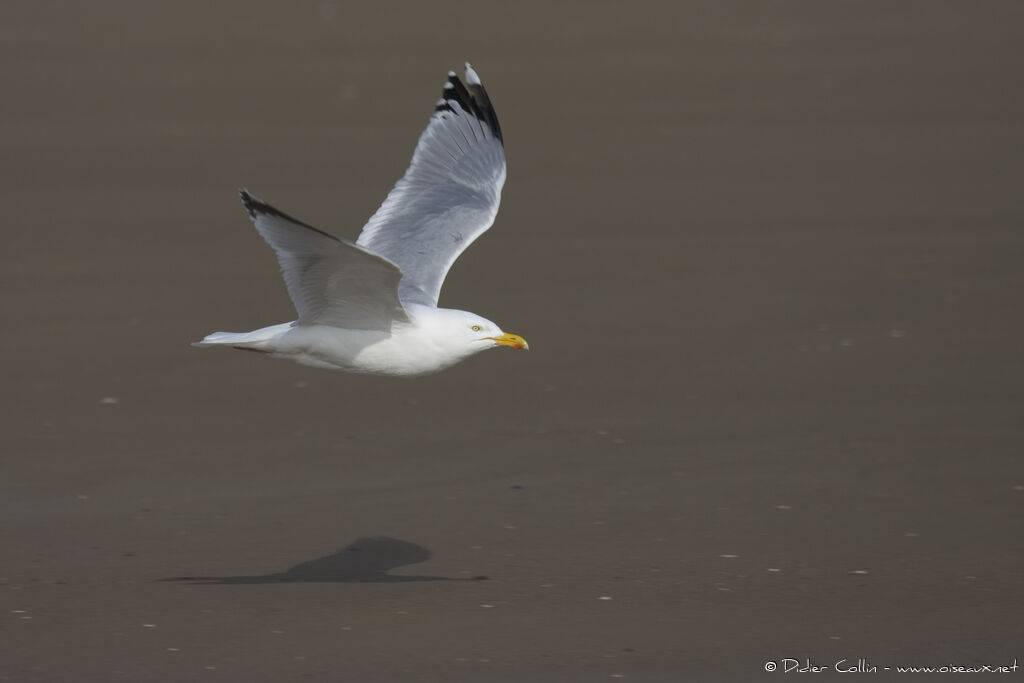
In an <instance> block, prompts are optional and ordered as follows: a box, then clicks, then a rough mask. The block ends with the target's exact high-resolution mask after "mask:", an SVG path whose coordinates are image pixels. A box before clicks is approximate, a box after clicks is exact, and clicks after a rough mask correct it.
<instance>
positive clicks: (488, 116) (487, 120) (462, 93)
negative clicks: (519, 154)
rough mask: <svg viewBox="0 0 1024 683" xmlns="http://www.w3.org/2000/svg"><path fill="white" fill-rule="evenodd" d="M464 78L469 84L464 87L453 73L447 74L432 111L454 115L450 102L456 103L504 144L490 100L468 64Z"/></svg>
mask: <svg viewBox="0 0 1024 683" xmlns="http://www.w3.org/2000/svg"><path fill="white" fill-rule="evenodd" d="M466 67H467V72H466V78H467V80H468V81H469V84H468V85H466V84H465V83H463V82H462V79H460V78H459V77H458V75H457V74H456V73H455V72H454V71H449V72H448V82H447V83H445V84H444V90H443V91H442V94H441V99H440V100H438V102H437V105H436V107H435V108H434V111H450V112H452V113H455V109H454V108H453V107H452V104H451V103H452V102H456V103H457V104H458V105H459V107H461V108H462V109H463V110H464V111H466V112H469V113H470V114H472V115H473V116H475V117H476V118H477V119H478V120H479V121H481V122H482V123H484V124H486V125H487V127H488V128H490V130H491V134H492V135H494V137H496V138H498V140H500V141H501V142H504V141H505V140H504V138H503V137H502V135H501V125H500V124H499V123H498V115H497V114H496V113H495V111H494V106H493V105H492V104H491V98H490V97H488V96H487V91H486V90H485V89H484V86H483V84H482V83H481V82H480V79H479V78H478V77H477V76H476V72H475V71H473V70H472V67H470V66H469V64H467V65H466Z"/></svg>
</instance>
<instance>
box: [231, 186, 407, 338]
mask: <svg viewBox="0 0 1024 683" xmlns="http://www.w3.org/2000/svg"><path fill="white" fill-rule="evenodd" d="M240 194H241V197H242V203H243V204H244V205H245V209H246V211H248V212H249V217H250V218H252V222H253V223H254V224H255V225H256V230H257V231H258V232H259V233H260V235H261V236H262V237H263V239H265V240H266V241H267V243H268V244H269V245H270V246H271V247H273V248H274V251H275V252H276V253H277V261H278V263H280V264H281V272H282V274H283V275H284V282H285V285H287V287H288V296H290V297H291V299H292V303H294V304H295V309H296V310H297V311H298V313H299V320H298V324H299V325H330V326H332V327H340V328H343V329H351V330H381V331H385V332H387V331H390V330H391V324H392V322H395V321H401V322H408V321H409V316H408V315H407V314H406V312H405V309H404V308H403V307H402V304H401V302H400V301H399V299H398V281H399V280H400V279H401V277H402V271H401V270H399V268H398V266H396V265H395V264H394V263H391V262H390V261H388V260H387V259H385V258H382V257H380V256H377V255H376V254H371V253H370V252H368V251H366V250H365V249H362V248H360V247H357V246H356V245H354V244H352V243H351V242H345V241H343V240H340V239H338V238H337V237H334V236H333V235H329V234H327V233H326V232H323V231H321V230H317V229H316V228H314V227H312V226H310V225H306V224H305V223H303V222H301V221H298V220H295V219H294V218H292V217H291V216H288V215H287V214H285V213H282V212H281V211H278V210H277V209H275V208H274V207H272V206H270V205H269V204H266V203H264V202H262V201H260V200H259V199H257V198H256V197H253V196H252V195H251V194H249V193H248V192H246V191H245V190H242V191H241V192H240Z"/></svg>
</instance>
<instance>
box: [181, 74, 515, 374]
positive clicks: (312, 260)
mask: <svg viewBox="0 0 1024 683" xmlns="http://www.w3.org/2000/svg"><path fill="white" fill-rule="evenodd" d="M504 184H505V148H504V145H503V142H502V136H501V127H500V126H499V125H498V117H497V115H496V114H495V113H494V108H493V107H492V106H491V100H490V98H489V97H488V96H487V91H486V90H484V86H483V84H482V83H481V82H480V77H479V76H478V75H477V73H476V71H474V70H473V67H472V66H470V65H469V63H467V64H466V74H465V83H463V81H462V80H461V79H459V77H458V76H457V75H456V74H455V72H454V71H449V72H448V80H447V82H446V83H445V84H444V91H443V96H442V97H441V99H440V100H438V102H437V104H436V106H435V109H434V113H433V115H432V116H431V117H430V122H429V123H428V124H427V127H426V129H425V130H424V131H423V133H422V135H420V139H419V142H418V143H417V145H416V150H415V152H414V153H413V156H412V162H411V163H410V164H409V168H408V169H407V170H406V172H405V175H404V176H403V177H402V178H401V180H399V181H398V183H396V184H395V187H394V188H393V189H392V190H391V192H390V193H389V194H388V196H387V198H386V199H385V200H384V203H383V204H381V206H380V208H379V209H377V212H376V213H375V214H374V215H373V216H372V217H371V218H370V220H369V222H368V223H367V224H366V225H365V226H364V227H363V230H362V232H361V233H360V235H359V238H358V239H357V240H356V241H355V242H354V243H353V242H349V241H347V240H343V239H339V238H337V237H334V236H333V235H330V234H328V233H326V232H323V231H322V230H319V229H317V228H314V227H313V226H311V225H308V224H306V223H303V222H302V221H299V220H297V219H295V218H292V217H291V216H289V215H288V214H286V213H284V212H282V211H279V210H277V209H275V208H274V207H273V206H271V205H269V204H267V203H266V202H263V201H261V200H259V199H257V198H256V197H254V196H253V195H252V194H250V193H249V192H248V191H246V190H241V191H240V195H241V197H242V204H243V205H244V206H245V209H246V211H248V213H249V217H250V218H251V219H252V221H253V223H254V224H255V226H256V230H257V232H259V234H260V235H261V236H262V237H263V239H265V240H266V241H267V243H268V244H270V246H271V247H272V248H273V249H274V252H275V253H276V254H277V260H278V263H280V265H281V271H282V274H283V276H284V281H285V285H286V286H287V288H288V295H289V296H290V297H291V300H292V303H293V304H295V309H296V311H297V312H298V319H297V320H295V321H294V322H290V323H281V324H278V325H271V326H269V327H264V328H261V329H258V330H255V331H252V332H214V333H212V334H210V335H207V336H206V337H205V338H204V339H203V340H202V341H200V342H196V343H195V344H194V346H222V347H229V348H235V349H241V350H245V351H256V352H260V353H265V354H269V355H271V356H278V357H282V358H290V359H292V360H294V361H297V362H299V363H302V364H304V365H311V366H314V367H319V368H328V369H332V370H342V371H348V372H359V373H369V374H378V375H398V376H415V375H424V374H428V373H433V372H437V371H439V370H443V369H444V368H447V367H449V366H451V365H454V364H455V363H458V362H459V361H461V360H463V359H465V358H468V357H469V356H471V355H473V354H475V353H478V352H480V351H484V350H486V349H492V348H496V347H509V348H513V349H528V348H529V345H528V344H527V343H526V340H525V339H523V338H522V337H520V336H519V335H517V334H509V333H506V332H503V331H502V330H501V328H500V327H498V325H496V324H495V323H493V322H491V321H490V320H487V319H486V318H483V317H481V316H479V315H476V314H475V313H469V312H467V311H459V310H455V309H450V308H438V306H437V299H438V295H439V294H440V291H441V285H442V283H443V282H444V278H445V275H447V274H448V269H449V268H451V266H452V263H454V262H455V259H457V258H458V257H459V254H461V253H462V252H463V250H465V249H466V247H468V246H469V245H470V244H471V243H472V242H473V240H475V239H476V238H477V237H479V236H480V235H481V234H483V233H484V231H486V230H487V229H488V228H489V227H491V224H492V223H493V222H494V217H495V216H496V215H497V213H498V203H499V202H500V200H501V188H502V186H503V185H504Z"/></svg>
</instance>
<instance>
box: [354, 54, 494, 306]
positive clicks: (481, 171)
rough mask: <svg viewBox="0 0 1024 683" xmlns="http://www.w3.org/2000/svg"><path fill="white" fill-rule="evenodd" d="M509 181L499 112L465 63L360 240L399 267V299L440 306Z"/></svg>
mask: <svg viewBox="0 0 1024 683" xmlns="http://www.w3.org/2000/svg"><path fill="white" fill-rule="evenodd" d="M504 184H505V148H504V146H503V145H502V139H501V127H500V126H499V125H498V117H497V116H496V115H495V113H494V108H493V107H492V106H491V100H490V98H488V97H487V92H486V91H485V90H484V87H483V85H482V84H481V83H480V78H479V77H478V76H477V75H476V72H475V71H473V67H471V66H470V65H469V64H466V83H465V84H463V82H462V81H461V80H459V77H458V76H456V75H455V72H454V71H449V72H448V82H447V83H445V85H444V96H443V97H442V98H441V99H440V100H439V101H438V103H437V107H436V109H435V111H434V115H433V116H432V117H431V118H430V123H429V124H427V128H426V130H424V131H423V134H422V135H421V136H420V140H419V143H418V144H417V145H416V151H415V152H414V153H413V155H412V163H410V164H409V168H408V170H407V171H406V172H405V176H403V177H402V179H401V180H399V181H398V183H397V184H396V185H395V187H394V189H392V190H391V192H390V193H389V194H388V197H387V199H385V200H384V203H383V204H382V205H381V207H380V208H379V209H377V213H375V214H374V215H373V217H372V218H370V221H369V222H368V223H367V224H366V226H365V227H364V228H363V231H362V233H361V234H360V235H359V239H358V240H356V244H357V245H359V246H361V247H364V248H366V249H368V250H370V251H372V252H373V253H375V254H379V255H381V256H383V257H385V258H387V259H388V260H390V261H392V262H394V263H396V264H397V265H398V266H399V267H400V268H401V269H402V273H403V277H402V280H401V282H399V284H398V293H399V297H400V298H401V300H402V302H404V303H418V304H424V305H428V306H436V305H437V297H438V294H439V293H440V291H441V284H442V283H443V282H444V278H445V276H446V275H447V274H448V269H449V268H451V265H452V263H454V262H455V259H456V258H458V256H459V254H461V253H462V251H463V250H464V249H465V248H466V247H468V246H469V245H470V244H471V243H472V242H473V240H475V239H476V238H477V237H479V236H480V235H481V234H482V233H483V232H484V231H485V230H487V228H489V227H491V224H492V223H493V222H494V217H495V216H496V215H497V213H498V203H499V202H500V201H501V188H502V186H503V185H504Z"/></svg>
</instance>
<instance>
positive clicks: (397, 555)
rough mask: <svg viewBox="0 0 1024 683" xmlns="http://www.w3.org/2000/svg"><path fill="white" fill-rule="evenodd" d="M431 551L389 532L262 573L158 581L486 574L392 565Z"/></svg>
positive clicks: (385, 579)
mask: <svg viewBox="0 0 1024 683" xmlns="http://www.w3.org/2000/svg"><path fill="white" fill-rule="evenodd" d="M431 554H432V553H431V552H430V551H429V550H427V549H426V548H424V547H423V546H420V545H416V544H415V543H410V542H408V541H402V540H399V539H397V538H389V537H387V536H376V537H373V538H360V539H359V540H358V541H355V542H353V543H350V544H348V545H347V546H345V547H344V548H342V549H341V550H339V551H338V552H336V553H334V554H333V555H326V556H324V557H318V558H316V559H315V560H309V561H307V562H300V563H299V564H297V565H295V566H294V567H292V568H291V569H288V570H286V571H283V572H278V573H276V574H263V575H259V576H173V577H169V578H166V579H158V580H159V581H168V582H176V583H188V584H222V585H223V584H249V583H402V582H409V581H479V580H485V579H487V577H486V576H476V577H473V578H468V579H467V578H452V577H448V576H403V575H393V574H389V573H388V572H390V571H391V570H392V569H395V568H397V567H404V566H406V565H409V564H417V563H419V562H426V561H427V560H429V559H430V556H431Z"/></svg>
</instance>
